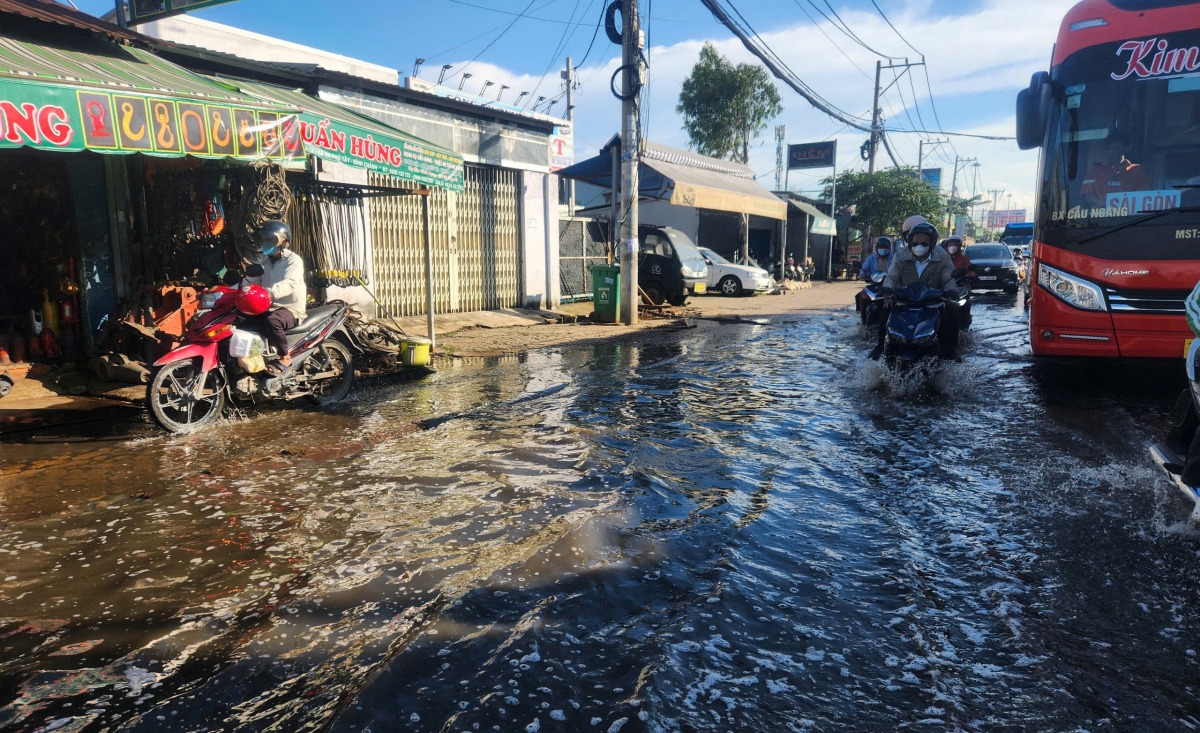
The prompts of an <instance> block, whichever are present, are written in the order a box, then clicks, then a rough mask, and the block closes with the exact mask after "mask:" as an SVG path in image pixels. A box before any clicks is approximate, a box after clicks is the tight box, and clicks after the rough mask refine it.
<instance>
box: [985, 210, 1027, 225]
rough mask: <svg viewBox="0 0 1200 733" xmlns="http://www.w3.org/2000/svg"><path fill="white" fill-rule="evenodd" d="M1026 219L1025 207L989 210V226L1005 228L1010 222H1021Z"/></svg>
mask: <svg viewBox="0 0 1200 733" xmlns="http://www.w3.org/2000/svg"><path fill="white" fill-rule="evenodd" d="M1023 221H1025V209H1011V210H1009V211H992V212H988V218H987V228H988V229H1003V228H1004V227H1006V226H1008V225H1009V224H1019V223H1021V222H1023Z"/></svg>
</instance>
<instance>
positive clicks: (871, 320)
mask: <svg viewBox="0 0 1200 733" xmlns="http://www.w3.org/2000/svg"><path fill="white" fill-rule="evenodd" d="M886 277H887V275H885V274H883V273H882V272H877V273H875V274H874V275H872V276H871V279H870V280H868V281H867V284H866V285H865V286H863V289H862V290H861V291H859V294H858V302H859V306H860V307H859V311H858V318H859V322H860V323H861V324H862V326H863V328H864V329H866V331H867V335H868V336H870V335H872V334H873V333H874V332H875V329H877V328H879V316H880V314H881V313H882V311H883V301H884V300H885V299H886V297H887V296H886V294H885V293H884V292H883V281H884V279H885V278H886Z"/></svg>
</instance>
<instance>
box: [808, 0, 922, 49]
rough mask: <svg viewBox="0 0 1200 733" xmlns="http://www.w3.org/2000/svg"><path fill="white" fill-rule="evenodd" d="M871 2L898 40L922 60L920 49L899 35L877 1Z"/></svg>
mask: <svg viewBox="0 0 1200 733" xmlns="http://www.w3.org/2000/svg"><path fill="white" fill-rule="evenodd" d="M825 2H826V3H828V2H829V0H825ZM871 4H872V5H874V6H875V9H876V10H878V11H879V15H880V16H881V17H882V18H883V22H885V23H887V24H888V28H891V29H892V31H893V32H894V33H895V34H896V35H897V36H900V40H901V41H904V45H906V46H908V47H909V48H911V49H912V50H913V53H916V54H918V55H920V56H921V60H922V61H924V60H925V56H924V55H922V54H921V52H920V51H918V50H917V49H916V47H915V46H913V45H912V44H911V43H909V42H908V39H907V38H905V37H904V36H902V35H900V31H898V30H896V26H894V25H892V21H890V20H888V17H887V16H886V15H884V12H883V8H881V7H879V3H877V2H875V0H871Z"/></svg>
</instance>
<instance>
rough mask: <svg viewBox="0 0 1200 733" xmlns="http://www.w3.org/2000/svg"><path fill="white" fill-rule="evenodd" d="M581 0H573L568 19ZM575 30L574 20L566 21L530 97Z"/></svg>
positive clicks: (572, 18) (535, 94)
mask: <svg viewBox="0 0 1200 733" xmlns="http://www.w3.org/2000/svg"><path fill="white" fill-rule="evenodd" d="M582 2H583V0H575V7H573V8H571V15H570V17H569V18H568V20H570V21H574V20H575V14H576V13H578V12H579V6H580V5H581V4H582ZM600 3H601V5H603V4H604V0H600ZM589 7H590V6H589ZM572 26H574V27H572ZM577 30H579V27H578V26H576V25H575V24H574V22H571V23H568V24H567V26H566V27H565V28H563V32H562V35H561V36H559V39H558V43H557V44H556V45H555V46H554V50H553V51H552V52H551V53H550V61H549V63H547V64H546V69H545V71H543V72H542V78H540V79H538V83H537V84H536V85H535V86H534V87H533V91H532V92H530V93H529V96H530V97H536V96H537V93H538V89H540V88H541V87H542V84H543V83H544V82H545V81H546V75H547V74H549V73H550V69H551V68H552V67H553V66H554V64H555V62H556V61H557V60H558V54H559V51H561V50H562V49H563V48H564V47H565V46H566V45H567V43H568V42H569V41H570V40H571V39H572V38H574V37H575V31H577ZM568 83H570V80H568Z"/></svg>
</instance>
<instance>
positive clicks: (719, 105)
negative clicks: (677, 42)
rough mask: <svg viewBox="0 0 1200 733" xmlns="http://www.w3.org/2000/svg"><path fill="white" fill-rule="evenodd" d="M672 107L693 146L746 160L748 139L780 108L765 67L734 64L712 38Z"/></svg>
mask: <svg viewBox="0 0 1200 733" xmlns="http://www.w3.org/2000/svg"><path fill="white" fill-rule="evenodd" d="M675 111H676V112H678V113H679V114H680V115H682V116H683V128H684V129H685V130H687V133H688V139H689V141H690V145H691V147H692V149H693V150H695V151H696V152H698V153H700V154H701V155H708V156H711V157H713V158H728V159H730V160H734V161H738V162H740V163H743V164H745V163H748V162H749V161H750V140H751V138H755V137H758V134H759V133H760V132H762V131H763V130H764V129H766V127H767V122H768V120H770V119H771V118H772V117H775V116H776V115H778V114H779V113H780V112H782V111H783V106H782V105H781V104H780V101H779V92H778V90H776V89H775V85H774V84H773V83H771V77H770V75H769V74H767V70H766V69H765V68H763V67H762V66H757V65H755V64H738V65H737V66H734V65H733V64H732V63H730V61H729V59H727V58H725V57H724V56H722V55H721V54H720V52H719V51H717V49H716V47H714V46H713V45H712V44H711V43H705V44H704V47H703V48H701V49H700V60H699V61H697V62H696V65H695V66H693V67H692V73H691V74H689V75H688V77H687V78H686V79H684V80H683V89H682V90H680V92H679V104H678V105H677V106H676V107H675Z"/></svg>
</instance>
